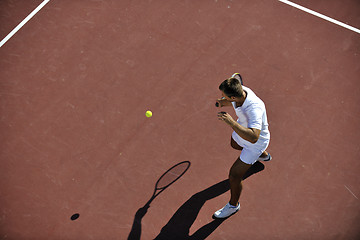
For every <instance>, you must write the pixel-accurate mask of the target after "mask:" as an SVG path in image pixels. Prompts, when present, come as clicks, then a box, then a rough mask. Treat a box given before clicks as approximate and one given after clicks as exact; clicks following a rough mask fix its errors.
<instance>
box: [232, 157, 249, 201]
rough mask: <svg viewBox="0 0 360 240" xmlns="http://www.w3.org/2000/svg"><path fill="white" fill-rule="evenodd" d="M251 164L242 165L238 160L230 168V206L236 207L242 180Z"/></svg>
mask: <svg viewBox="0 0 360 240" xmlns="http://www.w3.org/2000/svg"><path fill="white" fill-rule="evenodd" d="M250 167H251V164H247V163H244V162H243V161H241V159H240V158H238V159H237V160H236V161H235V163H234V164H233V165H232V167H231V168H230V172H229V182H230V193H231V197H230V201H229V203H230V205H232V206H237V205H238V203H239V198H240V194H241V191H242V180H243V177H244V175H245V173H246V172H247V170H249V168H250Z"/></svg>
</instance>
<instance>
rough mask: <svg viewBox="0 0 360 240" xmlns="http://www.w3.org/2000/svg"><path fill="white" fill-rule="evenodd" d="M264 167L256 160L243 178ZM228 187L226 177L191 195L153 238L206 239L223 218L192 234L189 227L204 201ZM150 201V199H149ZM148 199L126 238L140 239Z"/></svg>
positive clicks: (162, 239)
mask: <svg viewBox="0 0 360 240" xmlns="http://www.w3.org/2000/svg"><path fill="white" fill-rule="evenodd" d="M264 169H265V166H264V164H262V163H261V162H256V163H255V164H254V165H253V166H251V168H250V169H249V170H248V171H247V173H246V174H245V176H244V179H246V178H248V177H250V176H251V175H253V174H255V173H258V172H260V171H262V170H264ZM229 189H230V185H229V181H228V179H226V180H223V181H221V182H219V183H217V184H214V185H212V186H210V187H208V188H206V189H204V190H203V191H200V192H198V193H196V194H194V195H192V196H191V197H190V198H189V199H188V200H187V201H186V202H185V203H184V204H183V205H182V206H181V207H180V208H179V209H178V210H177V211H176V212H175V214H174V215H173V216H172V217H171V219H170V220H169V222H168V223H167V224H166V225H165V226H164V227H163V228H162V229H161V232H160V233H159V235H158V236H157V237H156V238H155V240H169V239H172V240H187V239H188V240H202V239H206V238H207V237H208V236H210V235H211V233H213V232H214V231H215V230H216V228H217V227H219V226H220V225H221V223H223V222H224V221H225V220H222V219H214V220H213V221H212V222H210V223H208V224H206V225H204V226H203V227H201V228H200V229H198V230H197V231H196V232H195V233H194V234H193V235H191V236H190V235H189V232H190V228H191V226H192V224H193V223H194V222H195V220H196V218H197V216H198V214H199V212H200V209H201V208H202V206H203V205H204V204H205V202H206V201H208V200H210V199H212V198H215V197H218V196H220V195H221V194H224V193H225V192H227V191H228V190H229ZM151 201H152V200H151ZM151 201H148V202H147V203H146V204H145V206H144V207H142V208H140V209H139V210H138V211H137V212H136V214H135V218H134V224H133V227H132V229H131V232H130V235H129V238H128V240H140V237H141V219H142V218H143V217H144V216H145V214H146V212H147V210H148V208H149V207H150V202H151Z"/></svg>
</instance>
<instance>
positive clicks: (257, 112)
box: [214, 73, 271, 218]
mask: <svg viewBox="0 0 360 240" xmlns="http://www.w3.org/2000/svg"><path fill="white" fill-rule="evenodd" d="M219 89H220V91H221V93H222V98H221V99H218V100H217V101H216V104H215V105H216V106H217V107H219V108H221V107H225V106H232V107H233V108H234V110H235V113H236V115H237V117H238V119H237V121H235V120H234V119H233V118H232V117H231V116H230V114H228V113H226V112H219V113H218V119H219V120H221V121H223V122H225V123H226V124H227V125H229V126H230V127H231V128H232V129H233V130H234V132H233V133H232V136H231V146H232V147H233V148H234V149H237V150H240V151H241V153H240V157H239V158H238V159H237V160H236V161H235V163H234V164H233V165H232V167H231V169H230V172H229V182H230V192H231V197H230V201H229V202H228V203H227V204H226V205H225V207H223V208H222V209H220V210H218V211H216V212H215V214H214V217H215V218H227V217H229V216H231V215H233V214H234V213H236V212H237V211H239V209H240V203H239V198H240V194H241V190H242V180H243V176H244V175H245V173H246V171H247V170H248V169H249V168H250V167H251V165H252V164H254V163H255V162H256V161H259V160H260V161H270V160H271V155H270V154H269V153H268V152H266V151H265V150H266V148H267V147H268V146H269V142H270V132H269V129H268V121H267V116H266V109H265V104H264V102H263V101H262V100H261V99H260V98H259V97H257V96H256V95H255V93H254V92H253V91H252V90H251V89H250V88H247V87H245V86H242V78H241V75H240V74H239V73H235V74H233V75H232V77H231V78H228V79H226V80H225V81H223V82H222V83H221V84H220V86H219Z"/></svg>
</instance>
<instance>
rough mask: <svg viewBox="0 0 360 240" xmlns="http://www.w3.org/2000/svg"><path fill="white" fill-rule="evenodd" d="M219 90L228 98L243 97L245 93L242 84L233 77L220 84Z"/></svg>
mask: <svg viewBox="0 0 360 240" xmlns="http://www.w3.org/2000/svg"><path fill="white" fill-rule="evenodd" d="M219 89H220V90H221V91H223V92H224V93H225V94H226V96H228V97H241V96H242V93H243V89H242V86H241V82H240V81H239V79H237V78H233V77H231V78H228V79H226V80H224V81H223V82H222V83H221V84H220V86H219Z"/></svg>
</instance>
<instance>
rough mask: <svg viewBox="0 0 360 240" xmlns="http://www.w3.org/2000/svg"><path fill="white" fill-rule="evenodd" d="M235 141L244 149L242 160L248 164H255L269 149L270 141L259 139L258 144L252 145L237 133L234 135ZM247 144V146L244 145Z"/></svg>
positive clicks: (241, 154) (241, 155)
mask: <svg viewBox="0 0 360 240" xmlns="http://www.w3.org/2000/svg"><path fill="white" fill-rule="evenodd" d="M231 136H232V138H233V139H234V141H235V142H236V143H237V144H238V145H239V146H240V147H242V148H243V150H241V153H240V160H241V161H242V162H244V163H246V164H254V163H255V162H256V161H257V160H258V158H259V157H260V155H261V154H262V153H263V152H264V151H265V150H266V149H267V147H268V146H269V143H270V139H259V140H258V141H257V142H256V143H250V142H248V141H246V143H245V142H244V141H245V140H244V139H242V138H241V137H240V136H239V135H238V134H237V133H236V132H235V131H234V132H233V133H232V135H231ZM244 143H245V144H244Z"/></svg>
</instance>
